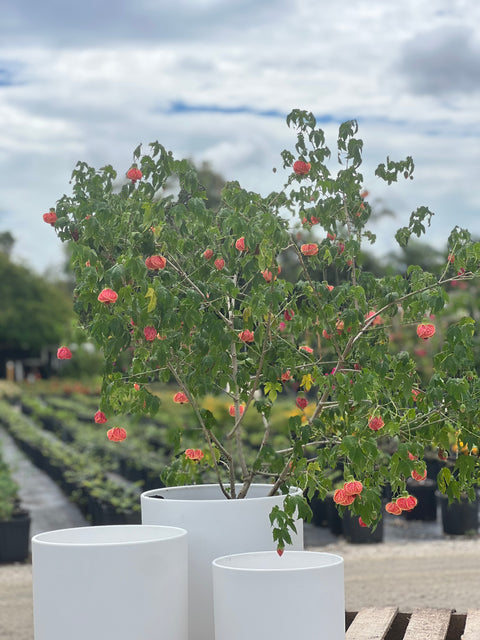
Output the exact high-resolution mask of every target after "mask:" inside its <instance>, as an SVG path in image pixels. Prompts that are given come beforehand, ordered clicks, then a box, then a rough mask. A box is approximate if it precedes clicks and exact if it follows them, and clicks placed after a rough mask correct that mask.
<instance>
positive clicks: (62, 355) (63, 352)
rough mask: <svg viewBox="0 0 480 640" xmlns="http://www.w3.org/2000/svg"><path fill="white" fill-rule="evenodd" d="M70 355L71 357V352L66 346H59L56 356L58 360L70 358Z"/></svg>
mask: <svg viewBox="0 0 480 640" xmlns="http://www.w3.org/2000/svg"><path fill="white" fill-rule="evenodd" d="M71 357H72V352H71V351H70V349H69V348H68V347H60V348H59V349H58V350H57V358H58V359H59V360H70V358H71Z"/></svg>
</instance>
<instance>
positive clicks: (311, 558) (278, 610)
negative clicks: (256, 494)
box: [213, 551, 345, 640]
mask: <svg viewBox="0 0 480 640" xmlns="http://www.w3.org/2000/svg"><path fill="white" fill-rule="evenodd" d="M213 594H214V615H215V640H265V639H266V638H275V640H292V638H315V640H345V588H344V576H343V558H342V557H340V556H337V555H333V554H330V553H321V552H315V551H285V552H284V554H283V555H282V556H281V557H280V556H279V555H278V554H277V553H276V551H268V552H260V553H243V554H238V555H230V556H224V557H222V558H216V559H215V560H214V561H213Z"/></svg>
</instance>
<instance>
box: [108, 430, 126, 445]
mask: <svg viewBox="0 0 480 640" xmlns="http://www.w3.org/2000/svg"><path fill="white" fill-rule="evenodd" d="M126 437H127V432H126V431H125V429H123V428H122V427H113V429H109V430H108V431H107V438H108V439H109V440H111V441H112V442H122V440H125V438H126Z"/></svg>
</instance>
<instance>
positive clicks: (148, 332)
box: [143, 327, 157, 342]
mask: <svg viewBox="0 0 480 640" xmlns="http://www.w3.org/2000/svg"><path fill="white" fill-rule="evenodd" d="M143 335H144V336H145V340H147V341H148V342H153V341H154V340H155V338H156V337H157V330H156V329H155V327H145V329H144V330H143Z"/></svg>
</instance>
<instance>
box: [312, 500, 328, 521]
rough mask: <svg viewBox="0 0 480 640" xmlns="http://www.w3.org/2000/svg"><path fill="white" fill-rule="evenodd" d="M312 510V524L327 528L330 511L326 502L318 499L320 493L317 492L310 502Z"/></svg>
mask: <svg viewBox="0 0 480 640" xmlns="http://www.w3.org/2000/svg"><path fill="white" fill-rule="evenodd" d="M309 505H310V509H311V510H312V520H311V522H312V524H313V525H314V526H315V527H327V526H328V509H327V502H326V500H322V499H321V498H319V497H318V492H315V495H314V496H313V498H312V499H311V500H310V501H309Z"/></svg>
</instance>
